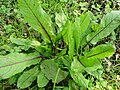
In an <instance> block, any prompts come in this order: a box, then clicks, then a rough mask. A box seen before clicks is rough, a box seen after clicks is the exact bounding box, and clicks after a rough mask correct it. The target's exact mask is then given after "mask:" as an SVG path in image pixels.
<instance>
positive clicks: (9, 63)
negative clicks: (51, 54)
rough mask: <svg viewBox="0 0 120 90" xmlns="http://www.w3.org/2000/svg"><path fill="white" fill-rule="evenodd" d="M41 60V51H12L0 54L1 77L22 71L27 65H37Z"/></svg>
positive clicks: (7, 76) (4, 77)
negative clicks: (3, 54) (28, 52)
mask: <svg viewBox="0 0 120 90" xmlns="http://www.w3.org/2000/svg"><path fill="white" fill-rule="evenodd" d="M40 60H41V58H40V56H39V53H37V52H34V53H30V54H24V53H10V54H8V55H6V56H0V78H2V79H6V78H9V77H11V76H13V75H15V74H17V73H20V72H22V71H23V70H24V69H25V68H26V67H29V66H31V65H35V64H37V63H39V62H40Z"/></svg>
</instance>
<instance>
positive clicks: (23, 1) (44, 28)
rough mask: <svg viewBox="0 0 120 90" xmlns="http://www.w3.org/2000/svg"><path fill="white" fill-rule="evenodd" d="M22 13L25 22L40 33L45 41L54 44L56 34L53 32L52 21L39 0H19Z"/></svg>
mask: <svg viewBox="0 0 120 90" xmlns="http://www.w3.org/2000/svg"><path fill="white" fill-rule="evenodd" d="M18 3H19V7H20V12H21V13H22V15H23V16H24V18H25V20H26V21H27V22H28V23H29V24H30V26H32V27H33V28H34V29H35V30H37V31H39V32H40V33H41V34H42V35H43V37H44V38H45V40H47V41H48V42H52V40H53V39H54V38H53V37H54V34H53V32H52V26H51V19H50V17H49V16H48V15H47V14H46V12H45V11H44V10H43V9H42V7H41V6H40V4H39V3H38V1H37V0H18Z"/></svg>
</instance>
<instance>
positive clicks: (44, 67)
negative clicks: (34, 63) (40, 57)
mask: <svg viewBox="0 0 120 90" xmlns="http://www.w3.org/2000/svg"><path fill="white" fill-rule="evenodd" d="M40 67H41V71H42V72H43V73H44V74H45V76H46V77H47V78H48V79H49V80H52V82H54V83H59V82H60V81H62V80H64V79H65V78H66V77H67V75H68V72H66V71H63V70H59V74H58V76H57V80H56V82H55V77H56V73H57V71H58V69H59V68H58V66H57V65H56V63H55V61H54V60H45V61H43V62H42V63H41V66H40Z"/></svg>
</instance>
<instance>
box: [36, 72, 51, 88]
mask: <svg viewBox="0 0 120 90" xmlns="http://www.w3.org/2000/svg"><path fill="white" fill-rule="evenodd" d="M48 82H49V80H48V79H47V78H46V77H45V75H44V74H43V72H40V73H39V75H38V77H37V83H38V87H45V86H46V85H47V84H48Z"/></svg>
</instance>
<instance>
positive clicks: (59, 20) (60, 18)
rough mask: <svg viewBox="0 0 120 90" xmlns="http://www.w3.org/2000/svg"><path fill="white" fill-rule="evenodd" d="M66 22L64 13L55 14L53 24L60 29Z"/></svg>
mask: <svg viewBox="0 0 120 90" xmlns="http://www.w3.org/2000/svg"><path fill="white" fill-rule="evenodd" d="M66 20H67V18H66V16H65V14H64V13H56V17H55V22H56V24H57V25H58V27H59V28H60V29H61V28H62V26H63V25H64V24H65V22H66Z"/></svg>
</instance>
